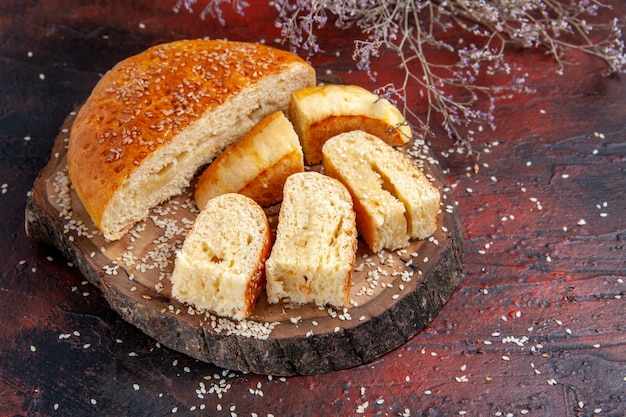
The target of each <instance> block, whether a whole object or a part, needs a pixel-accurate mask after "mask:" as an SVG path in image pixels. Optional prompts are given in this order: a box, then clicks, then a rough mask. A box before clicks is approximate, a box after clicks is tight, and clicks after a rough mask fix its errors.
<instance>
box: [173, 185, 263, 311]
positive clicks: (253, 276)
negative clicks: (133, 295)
mask: <svg viewBox="0 0 626 417" xmlns="http://www.w3.org/2000/svg"><path fill="white" fill-rule="evenodd" d="M271 243H272V242H271V232H270V227H269V222H268V219H267V216H266V215H265V212H264V211H263V209H262V208H261V207H260V206H259V205H258V204H256V202H254V200H252V199H250V198H248V197H246V196H243V195H241V194H236V193H229V194H223V195H220V196H218V197H215V198H214V199H212V200H210V201H209V202H208V204H207V208H206V209H205V210H203V211H201V212H200V214H199V215H198V217H197V218H196V221H195V223H194V225H193V227H192V230H191V231H190V232H189V234H188V235H187V237H186V239H185V242H184V243H183V247H182V249H180V250H179V251H178V252H177V254H176V260H175V266H174V271H173V272H172V276H171V282H172V296H173V297H174V298H175V299H177V300H179V301H181V302H183V303H185V304H188V305H190V306H192V307H193V308H194V309H195V310H197V311H200V312H209V311H210V312H213V313H215V314H217V315H219V316H225V317H230V318H233V319H236V320H242V319H245V318H247V317H248V316H249V315H250V314H251V312H252V310H253V309H254V307H255V305H256V301H257V299H258V296H259V294H260V293H261V291H262V290H263V288H264V287H265V261H266V259H267V257H268V255H269V252H270V250H271Z"/></svg>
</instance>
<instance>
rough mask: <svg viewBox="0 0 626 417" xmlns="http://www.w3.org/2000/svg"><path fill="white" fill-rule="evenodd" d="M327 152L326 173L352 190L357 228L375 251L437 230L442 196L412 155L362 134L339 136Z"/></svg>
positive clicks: (331, 140)
mask: <svg viewBox="0 0 626 417" xmlns="http://www.w3.org/2000/svg"><path fill="white" fill-rule="evenodd" d="M322 151H323V156H324V171H325V173H326V174H327V175H329V176H331V177H334V178H337V179H338V180H340V181H341V182H342V183H343V184H344V185H345V186H346V187H347V188H348V190H350V194H351V195H352V198H353V200H354V208H355V211H356V213H357V228H358V230H359V232H360V233H361V236H362V237H363V239H364V240H365V241H366V242H367V244H368V245H369V247H370V249H372V250H373V251H374V252H378V251H380V250H381V249H383V248H386V249H390V250H394V249H399V248H403V247H405V246H407V245H408V244H409V240H410V239H413V238H418V239H424V238H426V237H428V236H430V235H431V234H432V233H433V232H434V231H435V229H436V225H437V214H438V213H439V201H440V194H439V191H438V190H437V189H436V188H435V187H434V186H433V185H432V184H431V183H430V181H428V179H427V178H426V177H425V176H424V174H423V173H422V172H421V171H420V169H419V168H418V167H417V166H416V165H415V164H413V162H412V161H411V160H410V159H409V157H408V156H406V155H405V154H403V153H402V152H400V151H399V150H397V149H395V148H393V147H391V146H390V145H388V144H387V143H385V142H383V141H382V140H381V139H379V138H377V137H376V136H373V135H370V134H368V133H366V132H363V131H358V130H357V131H353V132H347V133H342V134H340V135H337V136H335V137H333V138H332V139H330V140H328V141H327V142H326V143H325V144H324V147H323V149H322Z"/></svg>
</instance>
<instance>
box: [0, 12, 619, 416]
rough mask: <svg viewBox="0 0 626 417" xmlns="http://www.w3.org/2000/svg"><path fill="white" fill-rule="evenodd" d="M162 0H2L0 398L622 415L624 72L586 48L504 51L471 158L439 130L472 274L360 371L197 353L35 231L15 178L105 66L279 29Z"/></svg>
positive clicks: (146, 410) (292, 410) (319, 60)
mask: <svg viewBox="0 0 626 417" xmlns="http://www.w3.org/2000/svg"><path fill="white" fill-rule="evenodd" d="M175 3H176V2H175V1H174V0H172V1H158V2H153V1H139V0H134V1H108V0H102V1H95V2H83V1H75V0H74V1H58V0H48V1H16V0H12V1H11V0H0V159H1V161H2V163H1V164H0V184H1V185H2V194H0V201H1V204H0V228H1V233H0V251H1V253H2V254H3V256H2V266H0V271H1V275H0V314H1V316H0V317H1V320H0V415H2V416H14V415H15V416H17V415H19V416H49V415H59V416H69V415H71V416H87V415H100V416H144V415H149V416H162V415H170V414H176V415H192V416H193V415H224V416H230V415H238V416H250V415H258V416H266V415H270V414H272V415H274V416H284V415H303V416H305V415H357V414H362V415H372V416H374V415H383V416H385V415H389V416H399V415H411V416H419V415H429V416H452V415H472V416H474V415H476V416H479V415H480V416H482V415H485V416H508V415H510V416H523V415H528V416H590V415H601V416H624V415H626V328H625V326H624V320H625V317H626V308H625V304H624V299H623V297H625V293H626V284H625V283H624V280H625V279H626V242H625V241H626V191H625V189H626V82H625V81H624V80H623V79H622V78H620V77H615V76H614V77H603V76H602V75H601V70H602V68H603V64H602V63H601V62H599V61H598V60H595V59H593V58H591V57H588V56H583V55H576V54H575V55H574V58H575V59H576V61H577V62H578V65H576V66H570V67H567V68H566V71H565V75H563V76H561V75H558V74H557V73H556V72H557V71H556V70H557V68H558V67H557V65H556V63H555V62H554V61H553V60H551V59H549V58H547V57H545V56H544V55H543V54H542V53H541V52H540V51H512V52H511V54H512V55H511V56H512V59H513V60H515V61H516V62H518V63H520V65H522V66H523V68H524V69H525V71H526V72H527V73H528V76H527V84H528V85H529V86H530V87H532V88H534V89H535V92H534V93H532V94H523V95H516V96H515V97H513V98H512V99H510V100H507V101H504V102H502V103H500V104H499V105H498V107H497V108H496V123H497V129H496V130H495V131H493V132H485V133H484V135H483V136H482V137H481V138H480V139H479V140H477V141H476V143H475V144H474V149H475V151H476V153H474V154H472V155H467V153H465V152H457V151H456V147H455V146H454V145H453V143H452V142H451V141H450V140H449V139H448V138H446V137H445V135H443V134H442V133H441V132H439V131H438V130H437V129H435V133H436V135H435V136H434V137H433V138H432V139H431V149H432V150H433V153H434V156H435V157H436V158H437V159H439V161H440V163H441V165H442V167H443V168H444V169H445V172H446V174H447V176H448V179H449V181H450V183H451V185H452V187H453V191H454V192H453V194H454V196H455V198H456V200H457V202H458V210H459V213H460V216H461V221H462V225H463V233H464V238H465V242H464V244H465V277H464V280H463V281H462V283H461V285H460V286H459V287H458V288H457V290H456V291H455V292H454V294H453V295H452V297H451V299H450V300H449V301H448V303H447V304H446V305H445V306H444V308H443V309H442V310H441V311H440V313H439V315H438V316H437V317H436V318H435V320H434V321H433V322H432V323H431V325H430V326H429V327H428V328H427V329H426V330H424V331H422V332H421V333H419V334H418V335H417V336H415V337H413V338H412V339H410V340H409V341H408V342H407V343H406V344H405V345H403V346H401V347H399V348H398V349H396V350H394V351H392V352H390V353H388V354H387V355H385V356H383V357H381V358H379V359H377V360H375V361H374V362H372V363H370V364H367V365H363V366H360V367H358V368H354V369H349V370H345V371H339V372H333V373H329V374H324V375H317V376H307V377H291V378H287V379H285V378H277V377H276V378H272V377H268V376H259V375H253V374H242V373H239V372H231V371H228V370H223V369H220V368H217V367H215V366H213V365H210V364H206V363H201V362H198V361H195V360H193V359H190V358H189V357H186V356H185V355H183V354H180V353H177V352H174V351H172V350H169V349H167V348H165V347H163V346H160V345H159V344H158V343H156V342H155V341H154V340H153V339H151V338H149V337H147V336H145V335H144V334H143V333H141V332H140V331H139V330H137V329H136V328H134V327H133V326H131V325H129V324H127V323H125V322H124V321H123V320H122V319H121V318H120V317H119V316H118V315H117V314H116V313H114V312H113V311H112V310H110V309H109V308H108V306H107V303H106V300H104V298H103V297H102V295H101V294H100V293H99V291H98V290H97V289H96V288H95V287H92V286H91V285H89V284H87V283H86V281H85V280H84V278H83V277H82V276H81V275H80V273H79V272H78V271H77V269H75V268H73V267H72V266H71V265H67V262H66V261H65V260H64V259H63V258H62V256H61V255H60V254H59V253H58V252H56V251H55V250H53V249H51V248H48V247H45V246H42V245H40V244H38V243H36V242H34V241H32V240H31V239H29V238H28V237H27V236H26V235H25V233H24V208H25V204H26V199H27V194H28V192H29V190H30V189H31V187H32V184H33V181H34V179H35V177H36V176H37V174H38V173H39V171H40V170H41V169H42V168H43V166H44V165H45V164H46V163H47V161H48V159H49V157H50V152H51V148H52V144H53V141H54V138H55V137H56V136H57V133H58V129H59V126H60V125H61V123H62V122H63V120H64V118H65V117H66V116H67V114H68V113H69V112H70V111H72V110H73V109H75V108H76V107H77V106H78V105H79V104H80V103H81V102H82V101H83V100H85V98H86V97H87V96H88V94H89V92H90V91H91V89H92V88H93V86H94V85H95V83H96V82H97V80H98V79H99V77H100V75H101V74H102V73H104V72H105V71H106V70H108V69H109V68H110V67H112V66H113V65H114V64H115V63H116V62H117V61H119V60H121V59H123V58H125V57H127V56H129V55H132V54H135V53H137V52H140V51H141V50H143V49H145V48H147V47H149V46H151V45H154V44H157V43H161V42H166V41H171V40H175V39H182V38H196V37H202V36H210V37H220V38H222V37H225V38H228V39H231V40H246V41H261V40H262V41H265V42H268V43H273V42H274V40H275V39H276V38H278V37H279V36H280V33H279V30H278V29H277V28H276V27H274V25H273V21H274V18H275V12H273V11H272V9H271V8H270V7H267V5H266V4H265V2H258V3H253V5H252V6H251V7H250V9H249V10H248V13H247V14H246V16H243V17H241V16H236V15H233V16H228V17H229V19H228V20H227V24H226V26H221V25H219V24H218V23H217V22H215V21H213V20H210V19H206V20H201V19H199V18H198V16H197V13H196V14H194V15H191V14H189V13H186V12H181V13H179V14H176V13H174V12H173V11H172V8H173V6H174V4H175ZM613 4H614V6H615V10H614V13H615V14H616V15H620V16H623V15H624V14H625V13H626V8H625V7H626V6H625V5H623V4H621V2H618V1H615V2H613ZM198 9H200V8H199V7H198ZM320 42H321V43H322V45H323V46H325V47H326V50H327V52H326V53H321V54H319V55H317V56H315V57H313V58H312V63H313V64H314V65H315V66H316V67H317V68H318V69H319V70H320V71H321V72H332V73H333V74H334V75H337V76H339V77H340V78H341V79H342V80H344V81H345V82H348V83H355V84H361V85H363V86H365V87H368V88H375V87H377V86H379V84H380V83H381V82H382V81H386V80H385V76H387V75H389V74H394V71H396V69H395V67H392V66H391V64H386V60H385V59H381V60H380V61H378V64H376V65H378V66H377V67H376V69H377V71H378V73H379V79H378V80H377V81H373V80H371V79H370V78H368V77H367V75H365V74H363V73H361V72H358V71H356V70H354V63H353V61H352V59H351V56H350V54H351V53H350V51H351V47H352V45H351V40H350V39H349V36H348V34H345V33H343V32H341V31H337V30H333V29H328V30H327V31H326V32H324V34H323V35H322V36H321V38H320ZM335 51H339V52H340V53H335ZM383 58H384V57H383ZM415 100H417V99H415ZM418 107H419V106H418ZM361 412H362V413H361Z"/></svg>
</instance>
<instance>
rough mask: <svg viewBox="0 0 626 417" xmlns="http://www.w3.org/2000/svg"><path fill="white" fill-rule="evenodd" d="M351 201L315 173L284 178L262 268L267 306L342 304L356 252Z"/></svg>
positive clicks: (340, 188) (331, 181)
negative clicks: (271, 244)
mask: <svg viewBox="0 0 626 417" xmlns="http://www.w3.org/2000/svg"><path fill="white" fill-rule="evenodd" d="M355 222H356V216H355V213H354V210H353V208H352V199H351V197H350V194H349V193H348V191H347V190H346V189H345V187H344V186H343V185H342V184H341V183H340V182H339V181H337V180H335V179H333V178H330V177H327V176H324V175H322V174H319V173H317V172H302V173H297V174H293V175H291V176H290V177H289V178H287V181H286V183H285V188H284V199H283V203H282V206H281V209H280V213H279V219H278V228H277V231H276V242H275V243H274V247H273V249H272V252H271V255H270V257H269V259H268V260H267V263H266V275H267V286H266V290H267V298H268V301H269V302H270V303H277V302H279V301H281V300H288V301H290V302H291V303H296V304H305V303H309V302H315V303H316V304H317V305H326V304H329V305H333V306H343V305H346V304H347V303H348V299H349V292H350V282H351V275H352V268H353V265H354V260H355V252H356V247H357V230H356V223H355Z"/></svg>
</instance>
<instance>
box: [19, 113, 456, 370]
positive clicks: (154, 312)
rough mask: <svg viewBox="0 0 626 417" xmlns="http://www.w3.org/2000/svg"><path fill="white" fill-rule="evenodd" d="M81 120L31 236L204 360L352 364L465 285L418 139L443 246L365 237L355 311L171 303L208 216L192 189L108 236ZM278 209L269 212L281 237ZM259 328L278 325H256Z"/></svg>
mask: <svg viewBox="0 0 626 417" xmlns="http://www.w3.org/2000/svg"><path fill="white" fill-rule="evenodd" d="M73 120H74V113H72V115H70V116H68V118H67V120H66V121H65V123H64V124H63V126H62V127H61V129H60V132H61V133H60V134H59V136H58V137H57V139H56V141H55V145H54V147H53V149H52V154H51V157H50V161H49V163H48V164H47V165H46V167H45V168H44V169H43V170H42V172H41V174H40V175H39V176H38V178H37V180H36V181H35V184H34V188H33V190H32V193H31V194H30V197H29V199H28V202H27V206H26V231H27V234H28V235H29V236H30V237H31V238H33V239H34V240H36V241H39V242H41V243H43V244H48V245H51V246H53V247H55V248H56V249H58V250H59V251H60V252H61V253H63V254H64V256H65V257H66V258H67V259H68V260H69V261H71V262H72V263H73V264H74V265H76V266H77V267H78V269H79V270H80V271H81V273H82V274H83V275H84V276H85V277H86V278H87V279H88V281H89V282H91V283H92V284H93V285H95V286H97V287H98V288H99V289H100V290H101V291H102V292H103V294H104V298H105V299H106V300H107V301H108V303H109V304H110V305H111V307H112V308H113V309H114V310H115V311H117V312H118V313H119V314H120V315H121V316H122V317H123V318H124V319H125V320H127V321H128V322H129V323H131V324H133V325H135V326H137V327H138V328H139V329H141V330H142V331H144V332H145V333H146V334H148V335H150V336H152V337H153V338H155V339H156V340H157V341H159V342H160V343H162V344H163V345H164V346H167V347H170V348H172V349H175V350H177V351H179V352H182V353H185V354H187V355H189V356H191V357H193V358H195V359H198V360H202V361H205V362H210V363H214V364H216V365H218V366H221V367H224V368H227V369H232V370H237V371H242V372H254V373H258V374H268V375H277V376H280V375H298V374H300V375H309V374H317V373H325V372H330V371H335V370H339V369H346V368H352V367H355V366H358V365H362V364H364V363H368V362H370V361H372V360H373V359H375V358H377V357H378V356H381V355H383V354H385V353H387V352H389V351H390V350H392V349H395V348H396V347H398V346H400V345H402V344H403V343H405V342H406V341H407V340H408V339H410V338H411V337H412V336H414V335H415V334H416V333H417V332H419V331H420V330H422V329H423V328H424V327H425V326H426V325H428V323H430V322H431V321H432V319H433V318H434V317H435V316H436V314H437V313H438V312H439V310H441V308H442V307H443V305H444V304H445V302H446V301H447V300H448V298H449V297H450V295H451V294H452V291H453V290H454V289H455V288H456V287H457V285H458V284H459V282H460V281H461V276H462V273H463V243H462V236H461V224H460V221H459V217H458V213H457V211H456V210H455V209H454V199H453V197H452V195H451V194H450V188H449V185H448V184H447V179H446V177H445V176H444V175H443V172H442V171H441V168H440V167H439V166H438V163H437V161H435V160H433V159H432V157H431V156H430V155H429V154H428V150H427V148H426V147H424V146H421V147H413V146H412V144H409V145H407V149H413V154H414V155H421V157H420V158H418V157H417V156H415V157H414V158H415V161H416V162H415V164H416V165H418V164H419V165H420V166H421V167H422V169H423V170H424V171H425V173H426V174H427V175H428V176H429V177H430V178H432V179H433V181H432V184H433V185H434V186H435V187H436V188H437V189H438V190H439V193H440V194H441V195H442V205H441V210H440V213H439V215H438V218H437V230H436V232H435V233H434V234H433V235H432V239H429V240H414V241H412V242H411V244H410V245H409V246H408V247H407V248H405V249H404V250H403V251H381V252H379V253H376V254H373V253H371V251H369V249H368V247H367V245H366V244H365V243H364V242H362V241H359V248H358V250H357V262H356V263H355V267H354V270H353V272H352V289H351V293H350V300H351V303H352V305H350V306H346V308H344V309H341V308H330V309H327V308H321V309H320V308H318V307H317V306H315V305H313V304H311V305H303V306H300V307H292V306H288V305H283V304H282V303H279V304H276V305H272V304H269V303H268V302H267V299H266V295H265V292H263V293H262V294H261V297H260V299H259V300H258V302H257V305H256V308H255V309H254V311H253V312H252V314H251V316H250V317H248V319H246V320H244V321H240V322H239V321H233V320H230V319H228V318H222V317H216V316H215V315H212V314H210V315H205V314H198V313H195V312H192V311H190V310H189V309H188V306H186V305H183V304H182V303H180V302H178V301H177V300H175V299H174V298H173V297H172V295H171V283H170V277H171V273H172V270H173V267H174V261H175V256H176V250H178V249H180V248H181V245H182V243H183V241H184V236H185V234H186V232H187V231H188V230H189V228H190V227H191V225H192V224H193V221H194V219H195V216H196V214H197V208H196V207H195V205H194V204H193V187H190V188H189V190H187V191H186V192H185V193H183V194H182V195H179V196H176V197H174V198H172V199H171V200H170V201H168V202H166V203H164V204H161V205H159V206H158V207H156V208H155V209H153V210H152V211H151V213H150V215H149V216H148V218H147V219H145V220H144V221H142V222H140V223H139V224H138V225H137V226H135V227H134V228H133V229H131V231H130V232H129V233H128V234H127V235H126V236H124V237H123V238H122V239H121V240H119V241H113V242H110V241H107V240H105V239H104V238H103V237H102V235H101V234H100V233H99V232H98V231H97V229H96V227H95V225H94V224H93V222H92V221H91V219H90V217H89V215H88V214H87V212H86V210H85V208H84V207H83V206H82V204H81V201H80V199H79V198H78V197H77V195H76V193H75V191H74V189H73V187H71V186H70V183H69V178H68V176H67V162H66V157H67V143H68V133H69V131H71V128H72V122H73ZM279 209H280V208H279V205H276V206H271V207H269V208H268V209H267V210H266V211H267V215H268V217H269V220H270V224H271V225H273V226H272V227H273V229H274V231H273V233H275V227H276V225H277V223H278V211H279ZM172 230H176V232H172ZM366 290H367V291H366ZM258 327H262V328H263V329H269V330H265V331H264V332H262V333H259V332H257V331H254V330H253V329H255V328H258Z"/></svg>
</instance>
